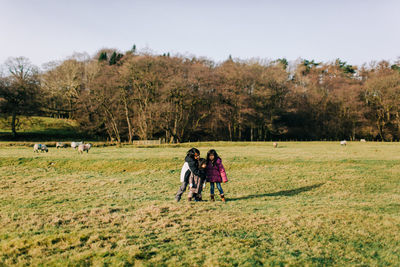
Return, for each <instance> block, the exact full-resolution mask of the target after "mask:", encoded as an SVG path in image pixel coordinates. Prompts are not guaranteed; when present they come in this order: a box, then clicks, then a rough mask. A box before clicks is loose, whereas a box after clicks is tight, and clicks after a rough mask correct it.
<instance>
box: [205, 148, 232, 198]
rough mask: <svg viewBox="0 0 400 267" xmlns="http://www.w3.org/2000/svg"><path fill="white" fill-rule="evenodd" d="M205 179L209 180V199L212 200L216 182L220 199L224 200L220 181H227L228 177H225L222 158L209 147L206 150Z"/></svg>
mask: <svg viewBox="0 0 400 267" xmlns="http://www.w3.org/2000/svg"><path fill="white" fill-rule="evenodd" d="M206 174H207V181H208V182H210V195H211V201H215V200H214V184H215V183H216V184H217V188H218V191H219V194H220V197H221V200H222V201H223V202H225V196H224V191H223V190H222V187H221V182H224V183H226V182H228V178H227V177H226V172H225V168H224V165H222V160H221V158H220V157H219V156H218V154H217V151H215V150H214V149H211V150H210V151H208V152H207V168H206Z"/></svg>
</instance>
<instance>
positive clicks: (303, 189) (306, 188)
mask: <svg viewBox="0 0 400 267" xmlns="http://www.w3.org/2000/svg"><path fill="white" fill-rule="evenodd" d="M323 184H325V183H318V184H314V185H309V186H303V187H299V188H296V189H290V190H282V191H278V192H274V193H265V194H258V195H248V196H243V197H236V198H235V197H234V198H229V199H227V200H229V201H236V200H243V199H251V198H259V197H276V196H294V195H297V194H300V193H302V192H306V191H310V190H313V189H315V188H318V187H320V186H322V185H323Z"/></svg>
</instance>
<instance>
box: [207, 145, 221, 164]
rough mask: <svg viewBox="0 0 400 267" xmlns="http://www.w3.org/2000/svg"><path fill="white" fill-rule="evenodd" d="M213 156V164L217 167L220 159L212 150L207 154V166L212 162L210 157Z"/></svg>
mask: <svg viewBox="0 0 400 267" xmlns="http://www.w3.org/2000/svg"><path fill="white" fill-rule="evenodd" d="M211 154H213V155H214V161H212V164H213V165H215V162H217V159H219V158H220V157H219V156H218V154H217V151H215V149H210V150H209V151H208V152H207V164H208V163H209V162H210V155H211Z"/></svg>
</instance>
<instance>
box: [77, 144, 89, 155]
mask: <svg viewBox="0 0 400 267" xmlns="http://www.w3.org/2000/svg"><path fill="white" fill-rule="evenodd" d="M91 147H92V144H80V145H79V146H78V153H81V154H82V153H83V151H86V153H89V149H90V148H91Z"/></svg>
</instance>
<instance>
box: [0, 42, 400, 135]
mask: <svg viewBox="0 0 400 267" xmlns="http://www.w3.org/2000/svg"><path fill="white" fill-rule="evenodd" d="M2 69H3V71H2V75H1V77H0V109H1V114H2V116H6V117H7V118H10V128H11V130H12V132H13V134H14V135H17V134H18V133H17V131H16V127H15V126H16V124H17V122H18V117H19V116H31V115H44V116H50V117H58V118H71V119H74V120H76V121H77V122H78V123H79V125H80V127H79V130H80V131H82V132H84V133H86V134H88V135H90V136H95V137H97V138H100V139H104V140H105V139H108V140H114V141H116V142H131V141H132V140H135V139H158V138H163V139H165V140H166V141H167V142H185V141H198V140H232V141H240V140H243V141H262V140H340V139H346V140H358V139H361V138H365V139H367V140H385V141H393V140H399V139H400V61H398V62H394V63H389V62H386V61H381V62H373V63H370V64H368V65H367V64H365V65H363V66H351V65H349V64H347V63H346V62H343V61H341V60H340V59H337V60H336V61H334V62H327V63H324V62H315V61H314V60H304V59H302V60H297V61H296V62H291V63H290V64H289V62H288V61H287V60H286V59H277V60H268V61H266V60H248V61H242V60H239V59H232V58H231V57H229V58H228V59H227V60H226V61H224V62H221V63H216V62H213V61H211V60H208V59H203V58H196V57H187V56H170V55H169V54H163V55H154V54H151V53H139V52H137V51H136V49H135V46H134V47H133V48H132V49H131V50H130V51H127V52H124V53H121V52H119V51H116V50H113V49H102V50H100V51H99V52H98V53H97V54H96V55H94V56H93V57H88V56H82V55H75V56H72V57H70V58H68V59H65V60H63V61H61V62H51V63H48V64H46V66H45V67H44V68H43V69H42V70H39V69H38V68H37V67H35V66H33V65H32V64H31V63H30V61H29V60H28V59H26V58H23V57H20V58H10V59H9V60H7V61H6V62H5V63H4V64H3V68H2Z"/></svg>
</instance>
